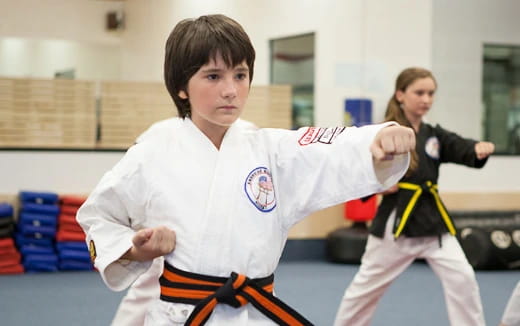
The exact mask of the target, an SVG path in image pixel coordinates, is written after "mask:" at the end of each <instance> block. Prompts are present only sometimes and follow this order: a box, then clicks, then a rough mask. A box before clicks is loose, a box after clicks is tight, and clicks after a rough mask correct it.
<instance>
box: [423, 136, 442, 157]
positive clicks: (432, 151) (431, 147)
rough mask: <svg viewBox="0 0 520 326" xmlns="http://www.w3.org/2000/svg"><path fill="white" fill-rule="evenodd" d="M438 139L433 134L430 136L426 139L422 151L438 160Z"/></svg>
mask: <svg viewBox="0 0 520 326" xmlns="http://www.w3.org/2000/svg"><path fill="white" fill-rule="evenodd" d="M439 147H440V146H439V139H438V138H437V137H435V136H432V137H430V138H428V139H427V140H426V144H425V145H424V151H425V152H426V154H428V156H429V157H431V158H433V159H435V160H438V159H439Z"/></svg>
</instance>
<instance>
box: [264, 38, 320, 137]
mask: <svg viewBox="0 0 520 326" xmlns="http://www.w3.org/2000/svg"><path fill="white" fill-rule="evenodd" d="M270 47H271V84H288V85H291V86H292V89H293V95H292V128H293V129H297V128H299V127H303V126H312V125H314V33H310V34H303V35H296V36H290V37H284V38H278V39H273V40H271V41H270Z"/></svg>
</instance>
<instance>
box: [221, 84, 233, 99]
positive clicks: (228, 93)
mask: <svg viewBox="0 0 520 326" xmlns="http://www.w3.org/2000/svg"><path fill="white" fill-rule="evenodd" d="M236 95H237V87H236V85H235V83H234V81H225V82H224V85H223V88H222V96H223V97H235V96H236Z"/></svg>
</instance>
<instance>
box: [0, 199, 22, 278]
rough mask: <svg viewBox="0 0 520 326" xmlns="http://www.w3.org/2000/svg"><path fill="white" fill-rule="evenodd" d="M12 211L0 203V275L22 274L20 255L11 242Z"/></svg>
mask: <svg viewBox="0 0 520 326" xmlns="http://www.w3.org/2000/svg"><path fill="white" fill-rule="evenodd" d="M14 226H15V221H14V210H13V206H12V205H10V204H8V203H0V274H20V273H23V272H24V268H23V265H22V264H21V263H20V260H21V255H20V252H19V251H18V249H17V248H16V246H15V243H14V241H13V237H12V236H13V233H14Z"/></svg>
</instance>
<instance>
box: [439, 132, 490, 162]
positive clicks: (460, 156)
mask: <svg viewBox="0 0 520 326" xmlns="http://www.w3.org/2000/svg"><path fill="white" fill-rule="evenodd" d="M435 134H436V135H437V137H438V138H439V143H440V147H441V148H440V159H441V162H445V163H447V162H450V163H456V164H463V165H466V166H469V167H475V168H481V167H483V166H484V165H485V164H486V162H487V159H488V158H487V157H486V158H485V159H483V160H479V159H477V155H476V153H475V144H476V143H477V141H476V140H473V139H468V138H463V137H461V136H459V135H457V134H456V133H454V132H451V131H448V130H446V129H444V128H442V127H441V126H439V125H436V126H435Z"/></svg>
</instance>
